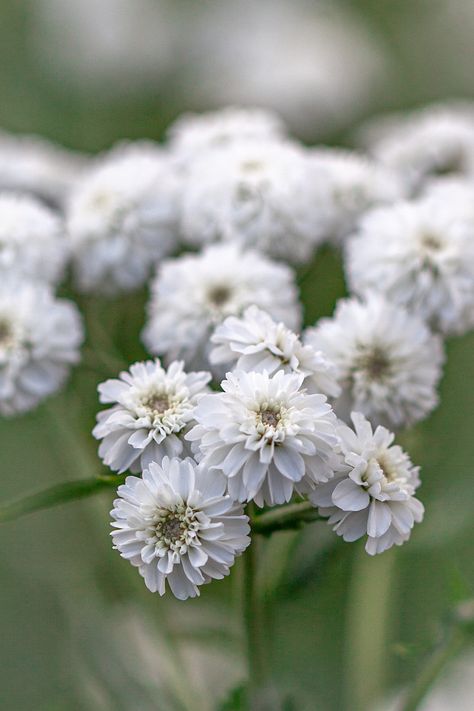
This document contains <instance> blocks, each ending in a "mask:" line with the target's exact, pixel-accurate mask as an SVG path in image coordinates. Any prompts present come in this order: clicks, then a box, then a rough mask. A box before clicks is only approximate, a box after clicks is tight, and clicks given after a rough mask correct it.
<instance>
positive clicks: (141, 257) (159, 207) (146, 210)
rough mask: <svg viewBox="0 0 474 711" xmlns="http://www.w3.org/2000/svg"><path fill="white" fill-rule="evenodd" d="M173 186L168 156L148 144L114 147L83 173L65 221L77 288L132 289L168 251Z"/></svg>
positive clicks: (173, 224) (173, 230)
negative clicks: (69, 239)
mask: <svg viewBox="0 0 474 711" xmlns="http://www.w3.org/2000/svg"><path fill="white" fill-rule="evenodd" d="M178 185H179V181H178V179H177V175H176V170H175V167H174V164H173V161H172V159H171V158H170V157H169V156H168V155H167V154H166V153H165V152H164V151H162V150H160V149H159V148H157V147H155V146H153V144H151V143H138V145H134V144H129V145H128V146H121V147H119V148H118V149H117V148H115V149H113V150H112V151H111V152H110V154H109V155H108V156H106V157H104V158H103V159H102V160H99V161H98V162H97V164H96V165H95V166H94V168H93V169H91V170H90V171H89V172H88V173H87V175H85V176H84V177H83V179H82V181H81V182H80V184H79V185H78V187H77V188H76V190H75V191H74V192H73V194H72V196H71V200H70V203H69V208H68V220H67V224H68V231H69V234H70V238H71V246H72V252H73V267H74V274H75V278H76V282H77V285H78V288H79V289H80V290H81V291H84V292H103V293H107V294H113V293H116V292H120V291H128V290H131V289H134V288H136V287H138V286H140V285H141V284H142V283H143V282H144V281H145V280H146V278H147V277H148V275H149V274H150V273H151V271H152V268H153V266H154V265H155V264H156V262H157V261H158V260H159V259H161V258H162V257H163V256H165V255H167V254H169V253H170V252H172V251H173V249H174V248H175V246H176V243H177V219H178V213H177V189H178Z"/></svg>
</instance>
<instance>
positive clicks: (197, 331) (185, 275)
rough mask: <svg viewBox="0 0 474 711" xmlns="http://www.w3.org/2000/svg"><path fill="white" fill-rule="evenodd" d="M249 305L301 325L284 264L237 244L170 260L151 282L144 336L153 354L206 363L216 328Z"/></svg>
mask: <svg viewBox="0 0 474 711" xmlns="http://www.w3.org/2000/svg"><path fill="white" fill-rule="evenodd" d="M251 304H256V305H257V306H260V307H261V308H263V309H265V310H266V311H268V313H270V314H271V315H272V316H273V317H274V318H276V319H278V320H281V321H283V322H284V323H286V324H287V325H288V326H289V327H290V328H298V327H299V325H300V318H301V307H300V305H299V303H298V296H297V290H296V286H295V283H294V274H293V272H292V270H291V269H290V268H289V267H287V266H286V265H284V264H277V263H275V262H272V261H270V260H269V259H267V258H266V257H264V256H263V255H260V254H259V253H258V252H254V251H253V250H248V251H244V250H242V249H241V248H240V247H238V246H237V245H233V244H229V245H216V246H211V247H208V248H207V249H205V250H204V251H203V252H202V253H201V254H186V255H183V256H181V257H178V258H177V259H170V260H167V261H165V262H164V263H163V264H162V265H161V267H160V268H159V269H158V272H157V275H156V277H155V280H154V282H153V284H152V298H151V301H150V303H149V306H148V322H147V324H146V326H145V329H144V331H143V340H144V342H145V345H146V346H147V348H148V350H149V351H150V352H151V353H153V354H159V355H166V357H167V359H168V360H173V359H175V358H183V359H184V360H185V361H186V363H187V364H188V365H190V364H191V363H193V364H194V366H195V367H198V366H196V363H197V364H199V367H201V366H202V365H203V364H204V366H207V362H208V352H209V349H210V343H209V337H210V335H211V333H212V331H213V329H214V328H215V327H216V326H217V324H219V323H220V322H221V321H222V320H223V319H224V318H225V317H226V316H229V315H231V314H240V313H242V312H243V311H244V309H245V308H246V307H247V306H250V305H251Z"/></svg>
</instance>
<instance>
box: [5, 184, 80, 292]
mask: <svg viewBox="0 0 474 711" xmlns="http://www.w3.org/2000/svg"><path fill="white" fill-rule="evenodd" d="M67 246H68V245H67V241H66V237H65V234H64V231H63V227H62V224H61V221H60V220H59V218H58V217H57V215H56V214H55V213H54V212H53V211H52V210H50V209H49V208H48V207H46V206H45V205H42V204H41V203H40V202H38V201H37V200H36V199H35V198H33V197H30V196H28V195H14V194H6V193H5V194H1V195H0V278H4V277H5V275H7V274H14V275H16V276H18V277H22V278H23V277H24V278H25V279H32V280H33V281H44V282H48V283H51V284H54V283H56V282H58V281H59V280H60V279H61V277H62V276H63V272H64V266H65V262H66V257H67V251H68V250H67Z"/></svg>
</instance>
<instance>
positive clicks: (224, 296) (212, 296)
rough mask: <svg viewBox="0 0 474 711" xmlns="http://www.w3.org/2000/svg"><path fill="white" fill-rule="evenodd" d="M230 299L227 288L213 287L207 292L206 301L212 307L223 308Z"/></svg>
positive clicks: (229, 292)
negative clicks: (207, 300)
mask: <svg viewBox="0 0 474 711" xmlns="http://www.w3.org/2000/svg"><path fill="white" fill-rule="evenodd" d="M230 297H231V291H230V289H229V287H228V286H215V287H214V288H213V289H211V290H210V291H209V292H208V299H209V301H210V302H211V304H213V305H214V306H223V305H224V304H225V303H226V302H227V301H229V299H230Z"/></svg>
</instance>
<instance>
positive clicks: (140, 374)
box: [93, 359, 211, 472]
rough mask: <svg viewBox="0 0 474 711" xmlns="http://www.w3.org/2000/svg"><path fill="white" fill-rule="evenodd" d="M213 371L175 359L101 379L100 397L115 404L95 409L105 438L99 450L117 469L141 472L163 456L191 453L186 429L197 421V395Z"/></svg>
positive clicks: (99, 430) (99, 434) (98, 433)
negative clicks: (195, 369)
mask: <svg viewBox="0 0 474 711" xmlns="http://www.w3.org/2000/svg"><path fill="white" fill-rule="evenodd" d="M210 379H211V376H210V374H209V373H205V372H199V373H185V372H184V370H183V363H182V362H176V361H174V362H173V363H171V365H170V366H169V368H168V369H167V370H165V369H164V368H162V367H161V364H160V361H159V360H158V359H156V360H155V361H146V362H144V363H135V364H134V365H132V366H131V367H130V370H129V371H124V372H122V373H120V378H119V379H113V380H106V381H105V383H101V384H100V385H99V394H100V401H101V402H102V403H107V404H111V405H112V407H110V408H109V409H108V410H103V411H102V412H99V414H98V415H97V425H96V427H95V428H94V431H93V434H94V437H96V438H97V439H100V440H102V442H101V444H100V447H99V456H100V457H101V459H102V460H103V461H104V464H106V465H107V466H108V467H110V468H111V469H113V470H114V471H117V472H124V471H127V469H129V470H130V471H131V472H140V471H141V470H142V469H145V468H146V467H148V466H149V465H150V462H152V461H154V462H161V460H162V459H163V457H164V456H169V457H175V456H186V455H187V454H190V449H189V445H188V443H187V442H186V441H185V440H184V435H185V433H186V432H187V431H188V430H189V428H190V427H191V426H192V425H193V424H194V408H195V405H196V403H197V401H198V399H199V395H200V394H202V393H204V392H206V391H207V387H206V386H207V383H208V382H209V381H210Z"/></svg>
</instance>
